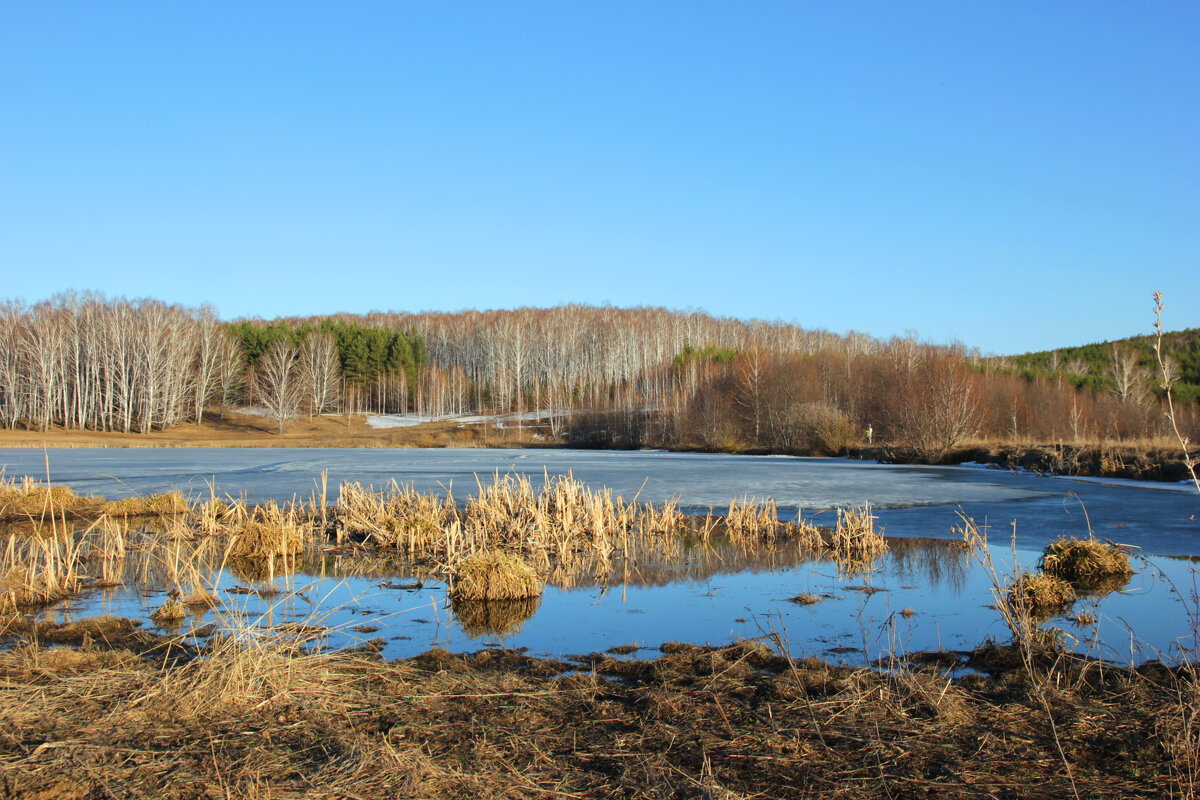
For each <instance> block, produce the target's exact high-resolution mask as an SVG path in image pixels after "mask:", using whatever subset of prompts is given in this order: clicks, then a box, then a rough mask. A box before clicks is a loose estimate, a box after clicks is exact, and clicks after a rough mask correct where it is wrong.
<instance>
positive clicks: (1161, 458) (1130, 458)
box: [849, 442, 1189, 481]
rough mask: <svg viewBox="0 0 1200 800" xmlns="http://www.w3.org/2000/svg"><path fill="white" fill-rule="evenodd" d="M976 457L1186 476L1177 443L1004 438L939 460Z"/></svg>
mask: <svg viewBox="0 0 1200 800" xmlns="http://www.w3.org/2000/svg"><path fill="white" fill-rule="evenodd" d="M849 455H850V457H851V458H861V459H868V460H873V461H880V462H883V463H889V464H922V463H928V462H927V461H925V460H924V459H923V458H922V457H921V455H920V454H919V453H918V452H917V451H916V450H912V449H908V448H903V447H893V446H877V447H860V448H855V449H854V450H852V451H851V452H850V454H849ZM967 462H975V463H979V464H994V465H996V466H998V467H1002V468H1004V469H1026V470H1029V471H1030V472H1038V473H1044V474H1049V475H1078V476H1093V477H1104V478H1131V479H1134V480H1142V481H1185V480H1188V479H1189V475H1188V468H1187V465H1186V464H1185V463H1184V461H1183V453H1182V451H1181V450H1180V449H1179V448H1178V447H1173V448H1172V447H1163V446H1138V445H1130V444H1122V443H1110V444H1078V445H1076V444H1008V443H1002V442H976V443H971V444H969V445H963V446H960V447H956V448H954V449H953V450H951V451H950V452H949V453H947V454H946V456H945V457H944V458H943V459H942V460H941V461H940V462H938V463H941V464H962V463H967Z"/></svg>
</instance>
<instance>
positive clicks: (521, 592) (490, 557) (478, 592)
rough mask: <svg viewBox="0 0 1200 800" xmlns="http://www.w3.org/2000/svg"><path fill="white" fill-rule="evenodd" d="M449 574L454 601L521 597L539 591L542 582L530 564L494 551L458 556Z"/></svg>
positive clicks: (517, 598) (536, 595)
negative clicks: (459, 559)
mask: <svg viewBox="0 0 1200 800" xmlns="http://www.w3.org/2000/svg"><path fill="white" fill-rule="evenodd" d="M452 577H453V584H452V585H451V587H450V597H451V599H454V600H525V599H528V598H531V597H540V596H541V594H542V582H541V580H539V579H538V575H537V572H536V571H535V570H534V569H533V567H531V566H529V565H528V564H526V563H525V562H524V561H522V560H521V559H520V558H518V557H516V556H514V555H511V554H509V553H504V552H500V551H498V550H491V551H488V552H485V553H480V554H478V555H473V556H468V557H466V558H464V559H462V560H461V561H459V562H458V564H457V565H455V567H454V571H453V574H452Z"/></svg>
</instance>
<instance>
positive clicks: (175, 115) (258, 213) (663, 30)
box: [0, 0, 1200, 353]
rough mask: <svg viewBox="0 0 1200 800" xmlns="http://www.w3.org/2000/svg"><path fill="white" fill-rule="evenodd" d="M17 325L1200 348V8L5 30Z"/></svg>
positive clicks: (571, 13)
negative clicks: (206, 315)
mask: <svg viewBox="0 0 1200 800" xmlns="http://www.w3.org/2000/svg"><path fill="white" fill-rule="evenodd" d="M0 276H2V278H0V297H6V298H7V297H19V298H23V299H25V300H27V301H36V300H40V299H44V298H46V297H48V296H50V295H51V294H53V293H55V292H58V291H61V290H64V289H70V288H73V289H95V290H99V291H103V292H105V293H106V294H108V295H110V296H116V295H125V296H129V297H142V296H153V297H157V298H161V299H164V300H169V301H173V302H180V303H185V304H188V305H199V304H200V303H202V302H210V303H212V304H213V305H215V306H216V308H217V310H218V311H219V312H220V314H221V315H222V316H223V317H225V318H227V319H232V318H235V317H240V316H247V315H249V316H266V317H272V316H276V315H293V314H298V315H307V314H319V313H329V312H336V311H349V312H365V311H369V310H372V309H379V310H410V311H418V310H427V309H431V310H457V309H462V308H512V307H517V306H531V305H532V306H545V305H553V304H556V303H561V302H581V303H594V304H599V303H611V304H613V305H620V306H627V305H654V306H666V307H668V308H678V309H685V308H696V309H703V310H706V311H708V312H710V313H712V314H716V315H721V316H736V317H758V318H764V319H784V320H794V321H796V322H798V323H799V324H801V325H804V326H806V327H810V328H826V329H829V330H832V331H836V332H839V333H842V332H846V331H848V330H857V331H863V332H866V333H870V334H873V335H876V336H882V337H888V336H892V335H899V334H903V333H904V332H905V331H907V330H915V331H916V332H917V333H918V335H920V336H921V337H922V338H923V339H927V340H929V341H934V342H946V341H950V340H960V341H962V342H964V343H965V344H967V345H968V346H972V347H978V348H980V349H981V350H983V351H984V352H985V353H1007V352H1023V351H1026V350H1040V349H1045V348H1050V347H1056V346H1064V345H1070V344H1079V343H1084V342H1090V341H1098V340H1101V339H1106V338H1115V337H1121V336H1127V335H1132V334H1137V333H1146V332H1149V330H1150V327H1151V324H1152V321H1153V319H1152V313H1151V300H1150V293H1151V292H1152V291H1154V290H1155V289H1161V290H1162V291H1163V292H1164V293H1165V295H1166V302H1167V311H1166V326H1167V327H1168V328H1170V329H1178V328H1184V327H1197V326H1200V2H1197V1H1196V0H1183V1H1182V2H1146V3H1133V2H1111V3H1110V2H1095V1H1094V0H1089V1H1088V2H1079V3H1068V2H1047V1H1046V0H1038V2H1012V1H1010V0H1005V1H1004V2H1000V1H999V0H995V1H994V2H984V1H982V0H981V1H980V2H962V1H961V0H953V1H952V2H945V3H927V2H886V3H865V2H845V3H842V2H816V1H815V0H814V1H813V2H803V1H802V0H791V1H789V2H732V1H731V2H724V3H713V2H696V1H695V0H692V1H690V2H678V3H676V2H647V1H646V0H637V1H636V2H613V1H611V0H606V1H605V2H594V3H583V2H562V1H561V0H554V2H544V3H530V2H490V1H489V2H476V3H461V2H452V1H448V0H438V1H437V2H422V3H416V2H354V1H353V0H351V1H350V2H326V3H308V2H278V3H267V2H247V1H246V0H239V1H238V2H211V1H209V0H206V1H205V2H188V3H185V2H168V3H162V2H154V3H150V2H147V3H141V4H129V3H119V2H102V3H96V2H82V3H60V2H53V1H52V0H46V1H45V2H25V0H20V1H19V2H18V1H15V0H0Z"/></svg>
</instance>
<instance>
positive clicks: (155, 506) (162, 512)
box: [103, 491, 192, 517]
mask: <svg viewBox="0 0 1200 800" xmlns="http://www.w3.org/2000/svg"><path fill="white" fill-rule="evenodd" d="M191 511H192V506H191V503H189V502H188V501H187V498H186V497H184V496H183V494H182V493H180V492H177V491H175V492H163V493H161V494H151V495H140V496H137V495H135V496H133V497H123V498H121V499H120V500H109V501H107V502H106V503H105V504H104V507H103V513H104V514H107V515H108V516H111V517H152V516H155V517H174V516H179V515H181V514H187V513H190V512H191Z"/></svg>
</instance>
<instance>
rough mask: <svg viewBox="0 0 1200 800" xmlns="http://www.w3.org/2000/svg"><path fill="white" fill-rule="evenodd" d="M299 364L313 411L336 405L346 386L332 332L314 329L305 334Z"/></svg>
mask: <svg viewBox="0 0 1200 800" xmlns="http://www.w3.org/2000/svg"><path fill="white" fill-rule="evenodd" d="M299 367H300V376H299V377H300V381H301V383H302V384H303V388H304V393H305V397H306V399H307V401H308V408H309V415H310V416H311V415H312V414H321V413H323V412H325V411H327V410H329V409H330V408H333V407H334V406H335V404H336V403H337V399H338V393H339V390H340V389H341V386H342V368H341V365H340V364H339V362H338V349H337V343H336V342H335V341H334V340H333V336H332V334H329V333H325V332H319V331H314V332H312V333H310V334H308V336H306V337H304V341H303V342H301V343H300V363H299Z"/></svg>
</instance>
